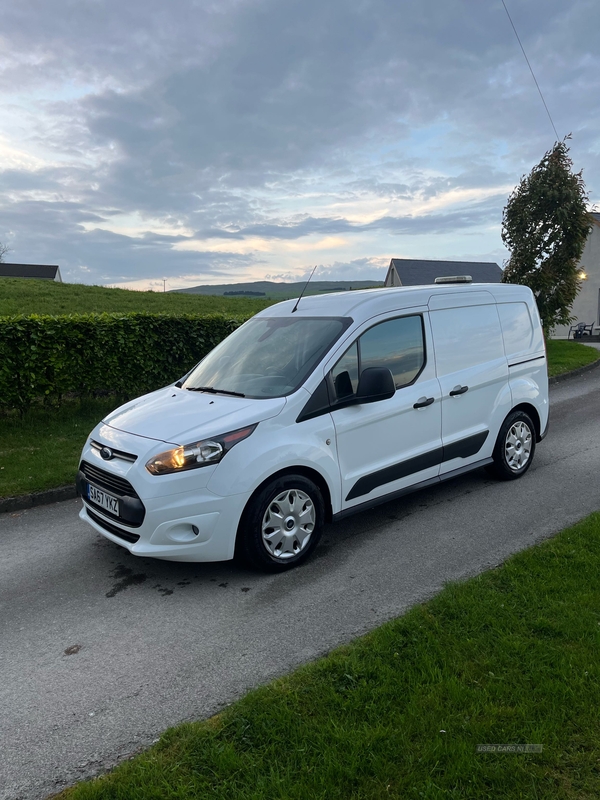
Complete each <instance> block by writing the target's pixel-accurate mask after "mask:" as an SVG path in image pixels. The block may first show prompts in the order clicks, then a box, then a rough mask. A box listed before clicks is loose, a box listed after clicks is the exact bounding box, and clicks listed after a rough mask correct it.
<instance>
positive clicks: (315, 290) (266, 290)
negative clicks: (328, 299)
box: [171, 281, 383, 300]
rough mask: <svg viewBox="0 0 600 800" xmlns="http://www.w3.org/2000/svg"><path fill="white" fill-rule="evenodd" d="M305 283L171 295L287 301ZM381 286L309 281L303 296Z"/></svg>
mask: <svg viewBox="0 0 600 800" xmlns="http://www.w3.org/2000/svg"><path fill="white" fill-rule="evenodd" d="M305 285H306V281H298V282H297V283H276V282H275V281H254V282H252V283H223V284H220V285H213V286H210V285H206V286H192V287H191V288H189V289H172V290H171V293H172V294H175V293H179V294H209V295H229V296H231V295H232V294H234V293H235V294H236V295H241V296H246V297H249V296H253V295H254V296H255V297H256V296H264V297H266V298H271V299H273V300H288V299H290V298H292V297H298V296H299V295H300V292H301V291H302V289H303V288H304V286H305ZM377 286H383V283H382V282H381V281H311V282H310V283H309V284H308V288H307V290H306V292H305V294H307V295H309V294H324V293H326V292H348V291H352V290H353V289H374V288H375V287H377Z"/></svg>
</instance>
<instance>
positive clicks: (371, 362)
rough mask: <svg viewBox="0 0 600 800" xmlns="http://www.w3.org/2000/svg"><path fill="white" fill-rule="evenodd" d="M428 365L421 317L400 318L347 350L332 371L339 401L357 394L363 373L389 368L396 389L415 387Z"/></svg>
mask: <svg viewBox="0 0 600 800" xmlns="http://www.w3.org/2000/svg"><path fill="white" fill-rule="evenodd" d="M424 363H425V346H424V340H423V322H422V318H421V316H420V315H415V316H410V317H397V318H396V319H390V320H387V321H386V322H380V323H379V325H375V326H373V327H372V328H369V330H368V331H365V333H363V335H362V336H360V337H359V339H358V340H357V341H356V342H354V344H353V345H352V346H351V347H350V348H348V350H346V352H345V353H344V355H343V356H342V357H341V359H340V360H339V361H338V362H337V364H336V365H335V367H334V368H333V370H332V371H331V377H332V380H333V386H334V390H335V394H336V399H337V400H338V401H339V400H345V399H347V398H348V397H352V395H354V394H355V393H356V389H357V386H358V379H359V376H360V373H361V372H362V371H363V370H364V369H367V368H368V367H387V368H388V369H389V370H390V372H391V373H392V375H393V377H394V383H395V385H396V388H397V389H399V388H400V387H402V386H406V385H407V384H409V383H412V382H413V381H414V380H415V378H416V377H417V375H418V374H419V372H420V371H421V370H422V368H423V365H424Z"/></svg>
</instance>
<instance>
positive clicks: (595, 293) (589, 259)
mask: <svg viewBox="0 0 600 800" xmlns="http://www.w3.org/2000/svg"><path fill="white" fill-rule="evenodd" d="M590 216H591V218H592V230H591V231H590V233H589V235H588V238H587V241H586V243H585V247H584V248H583V253H582V254H581V259H580V260H579V270H580V277H581V289H580V290H579V292H578V294H577V297H576V298H575V301H574V302H573V307H572V309H571V314H572V316H574V317H575V320H574V322H573V324H576V323H577V322H584V323H585V324H586V325H593V326H594V328H598V327H600V214H599V213H597V212H594V213H592V214H590ZM594 333H598V331H597V330H594ZM568 335H569V326H568V325H557V326H556V328H555V329H554V333H553V338H555V339H566V338H567V337H568Z"/></svg>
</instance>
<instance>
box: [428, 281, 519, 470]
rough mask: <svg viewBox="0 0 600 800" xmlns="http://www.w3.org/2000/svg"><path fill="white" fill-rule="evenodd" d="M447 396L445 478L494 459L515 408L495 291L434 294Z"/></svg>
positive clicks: (432, 304) (436, 341)
mask: <svg viewBox="0 0 600 800" xmlns="http://www.w3.org/2000/svg"><path fill="white" fill-rule="evenodd" d="M429 308H430V319H431V327H432V331H433V341H434V345H435V360H436V373H437V377H438V380H439V382H440V388H441V395H442V404H441V407H442V448H443V456H442V465H441V469H440V475H444V474H445V473H448V472H453V471H455V470H457V469H461V468H463V467H469V466H471V465H473V464H474V463H476V462H477V461H481V460H482V459H485V458H489V457H490V456H491V455H492V451H493V449H494V445H495V442H496V437H497V435H498V431H499V429H500V426H501V424H502V422H503V420H504V418H505V417H506V415H507V414H508V413H509V411H510V409H511V394H510V389H509V385H508V366H507V362H506V356H505V353H504V344H503V340H502V330H501V327H500V319H499V317H498V310H497V307H496V303H495V300H494V298H493V297H492V295H491V294H490V293H489V292H485V291H473V292H454V293H451V292H450V293H447V294H437V295H433V296H432V297H431V298H430V301H429Z"/></svg>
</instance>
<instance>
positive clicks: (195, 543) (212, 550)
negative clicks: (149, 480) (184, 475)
mask: <svg viewBox="0 0 600 800" xmlns="http://www.w3.org/2000/svg"><path fill="white" fill-rule="evenodd" d="M82 500H83V508H82V509H81V511H80V513H79V516H80V517H81V519H83V520H85V521H86V522H88V523H89V524H90V525H91V526H92V527H93V528H95V529H96V530H97V531H98V533H101V534H102V535H103V536H105V537H106V538H107V539H110V540H111V541H113V542H115V543H116V544H119V545H121V546H122V547H125V548H126V549H127V550H129V552H130V553H132V554H133V555H135V556H142V557H151V558H159V559H164V560H166V561H226V560H228V559H230V558H233V554H234V550H235V537H236V534H237V528H238V523H239V519H240V516H241V514H242V511H243V509H244V505H245V501H246V498H245V497H244V496H242V495H232V496H230V497H226V498H225V497H218V496H217V495H214V494H212V493H210V492H208V491H207V490H201V491H199V492H185V493H182V494H179V495H174V496H171V497H170V498H165V497H161V498H156V500H154V501H152V500H150V501H146V514H145V517H144V521H143V522H142V524H141V525H140V526H139V527H130V526H125V525H124V524H122V522H120V521H118V520H116V519H114V517H112V516H109V515H108V513H107V512H105V511H103V510H102V509H99V508H97V507H96V506H94V505H92V504H91V503H90V501H89V500H88V499H87V498H85V497H82ZM196 531H197V533H196Z"/></svg>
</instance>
